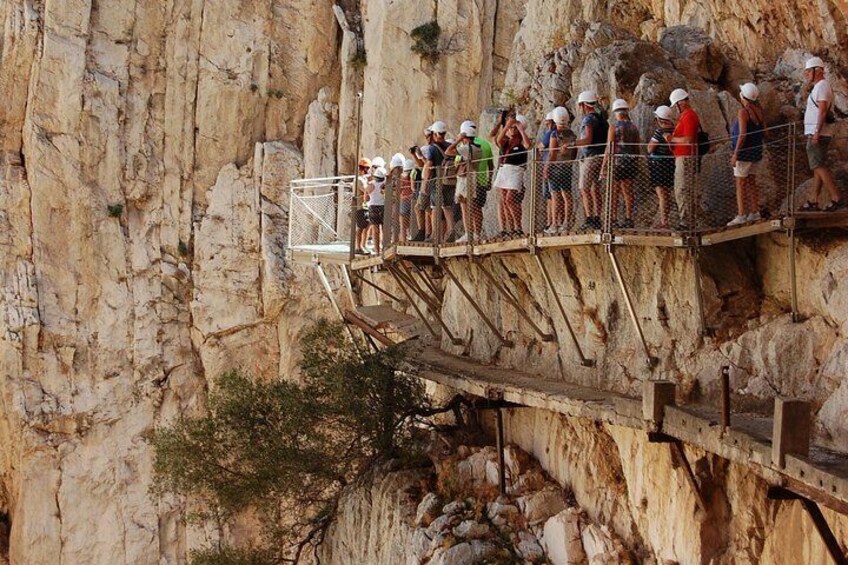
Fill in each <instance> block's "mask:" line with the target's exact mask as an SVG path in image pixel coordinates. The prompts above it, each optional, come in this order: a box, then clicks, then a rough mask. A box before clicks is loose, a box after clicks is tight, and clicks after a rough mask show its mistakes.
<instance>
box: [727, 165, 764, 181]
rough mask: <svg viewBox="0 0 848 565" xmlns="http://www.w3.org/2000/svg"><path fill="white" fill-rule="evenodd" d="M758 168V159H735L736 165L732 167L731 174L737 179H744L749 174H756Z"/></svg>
mask: <svg viewBox="0 0 848 565" xmlns="http://www.w3.org/2000/svg"><path fill="white" fill-rule="evenodd" d="M759 169H760V162H759V161H736V166H735V167H733V176H734V177H736V178H739V179H746V178H748V177H749V176H751V175H756V174H757V171H759Z"/></svg>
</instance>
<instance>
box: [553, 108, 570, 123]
mask: <svg viewBox="0 0 848 565" xmlns="http://www.w3.org/2000/svg"><path fill="white" fill-rule="evenodd" d="M551 117H552V118H553V120H554V123H555V124H556V125H558V126H564V125H568V122H569V120H570V119H571V116H570V115H569V114H568V110H567V109H566V108H564V107H562V106H557V107H556V108H554V109H553V110H552V111H551Z"/></svg>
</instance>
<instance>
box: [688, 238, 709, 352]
mask: <svg viewBox="0 0 848 565" xmlns="http://www.w3.org/2000/svg"><path fill="white" fill-rule="evenodd" d="M689 253H690V254H691V255H692V267H693V271H694V276H695V308H696V309H697V311H698V333H699V334H700V335H701V337H706V336H708V335H710V329H709V328H708V327H707V317H706V314H705V313H704V289H703V287H702V286H701V252H700V250H699V249H698V248H697V247H690V248H689Z"/></svg>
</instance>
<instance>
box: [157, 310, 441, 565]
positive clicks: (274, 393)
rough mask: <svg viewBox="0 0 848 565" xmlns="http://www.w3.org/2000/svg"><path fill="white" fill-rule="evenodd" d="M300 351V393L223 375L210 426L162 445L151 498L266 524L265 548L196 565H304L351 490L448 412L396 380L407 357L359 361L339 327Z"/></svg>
mask: <svg viewBox="0 0 848 565" xmlns="http://www.w3.org/2000/svg"><path fill="white" fill-rule="evenodd" d="M302 350H303V363H302V372H303V380H302V382H301V383H297V382H292V381H282V380H275V381H270V382H268V381H257V380H253V379H251V378H249V377H247V376H245V375H242V374H240V373H238V372H229V373H226V374H224V375H221V376H220V377H219V378H217V379H216V380H215V383H214V387H213V388H212V390H211V391H210V394H209V402H208V412H207V414H206V415H205V416H202V417H194V418H189V417H185V418H181V419H180V420H179V421H177V422H176V423H175V424H174V425H173V426H171V427H168V428H165V429H162V430H160V431H158V432H157V433H156V434H155V436H154V439H153V447H154V452H155V463H154V472H155V485H156V487H155V488H154V492H156V493H159V494H162V493H177V494H181V495H188V496H193V497H195V498H196V499H198V500H199V501H200V502H201V503H202V504H203V505H204V506H205V507H206V508H208V509H209V513H210V514H214V515H217V516H220V517H222V518H223V519H224V520H226V519H229V518H231V517H232V516H233V515H234V514H236V513H237V512H239V511H242V510H245V509H248V508H251V509H254V510H256V511H258V512H260V515H261V516H262V518H263V523H265V524H267V526H268V527H267V531H266V532H264V534H265V535H264V540H265V543H264V544H263V545H262V546H261V547H257V548H247V549H244V548H233V547H227V546H223V547H214V548H207V549H205V550H203V551H200V552H195V553H194V554H193V555H192V562H193V563H194V564H195V565H222V564H230V565H242V564H244V565H247V564H250V565H259V564H264V563H283V562H292V563H297V562H298V561H299V560H300V559H301V558H302V557H303V555H305V552H306V551H307V550H309V549H310V548H315V547H317V545H318V544H320V542H321V541H322V539H323V534H324V531H325V529H326V527H327V526H328V525H329V523H330V521H331V520H332V518H333V516H334V514H335V511H336V506H337V504H338V500H339V496H340V495H341V492H342V489H343V488H344V487H345V486H346V485H348V484H350V483H351V482H352V481H354V480H356V479H357V478H358V477H360V476H361V475H362V474H363V473H365V472H366V471H367V470H368V469H370V468H372V466H373V465H374V463H376V462H378V461H380V460H382V459H385V458H389V457H395V456H397V455H399V454H400V453H401V452H402V451H403V450H404V449H405V448H406V447H408V446H409V443H410V441H411V439H412V434H413V430H414V425H415V422H416V420H417V419H419V418H420V417H426V416H429V415H432V414H434V413H436V412H439V411H442V410H440V409H434V408H432V407H431V406H429V405H428V403H427V400H426V397H425V394H424V389H423V386H422V384H421V382H420V381H419V380H418V379H417V378H415V377H412V376H409V375H407V374H405V373H403V372H402V371H400V370H399V369H400V367H401V365H402V361H403V352H402V350H401V349H399V348H389V349H385V350H382V351H379V352H376V353H372V354H368V355H362V354H360V353H359V352H358V351H357V349H356V348H355V347H353V345H352V343H351V342H350V340H349V338H348V337H347V335H346V334H345V332H344V331H343V328H342V326H341V325H339V324H332V323H329V322H326V321H321V322H319V323H317V324H316V325H315V326H314V327H313V328H312V329H311V330H310V331H309V332H307V334H306V335H305V337H304V339H303V341H302ZM202 517H208V516H206V515H202V516H201V518H202Z"/></svg>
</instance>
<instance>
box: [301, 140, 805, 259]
mask: <svg viewBox="0 0 848 565" xmlns="http://www.w3.org/2000/svg"><path fill="white" fill-rule="evenodd" d="M802 143H803V139H802V138H800V137H798V136H797V135H796V125H795V124H787V125H782V126H777V127H773V128H769V129H767V130H766V131H765V132H764V141H763V144H762V146H761V147H756V148H753V149H751V150H746V151H743V152H742V154H741V155H740V158H739V160H738V161H739V162H737V163H736V167H735V168H734V167H733V166H732V165H731V158H732V156H733V149H732V146H731V139H730V138H729V137H728V138H721V139H712V140H710V144H709V152H707V153H706V154H703V155H700V156H698V155H696V153H697V150H696V147H695V146H692V147H691V153H693V155H691V156H674V155H662V154H657V152H656V151H653V150H655V147H653V146H649V144H646V143H641V142H640V143H629V144H616V143H615V142H614V141H612V142H610V143H608V144H604V145H602V146H597V147H595V148H594V149H595V150H594V151H592V148H587V147H583V148H581V149H582V151H581V152H580V153H581V154H582V156H580V154H577V152H576V151H574V150H573V148H569V149H568V150H565V149H561V150H558V151H549V150H547V149H535V148H534V149H530V150H528V151H526V152H522V153H516V154H513V155H510V156H509V157H508V158H505V157H503V156H498V155H497V154H495V155H494V156H493V157H492V158H490V159H485V158H483V159H476V160H470V161H466V160H463V158H462V157H457V156H448V157H446V162H445V163H446V164H443V165H441V166H439V167H433V168H432V170H430V171H428V172H425V171H424V170H422V169H420V168H416V169H414V170H412V171H404V170H403V168H402V167H397V168H396V169H394V170H392V171H389V175H388V178H387V179H386V183H385V186H384V187H383V194H384V197H385V204H384V207H383V208H382V213H381V214H380V217H379V218H376V217H375V216H374V215H373V214H372V215H370V217H371V220H368V221H363V217H360V216H362V214H364V212H361V211H360V210H365V209H367V203H366V204H364V205H363V203H362V199H361V198H357V202H358V204H357V207H354V208H351V203H352V201H353V185H354V177H350V176H349V177H338V178H333V179H315V180H305V181H295V182H293V183H292V205H291V225H290V237H289V242H290V246H291V245H298V244H323V243H329V242H348V241H350V239H351V235H349V234H350V230H349V228H350V225H351V223H350V222H353V223H354V224H358V226H359V225H367V224H368V223H370V224H375V223H376V224H379V226H378V229H377V230H376V232H375V231H373V230H372V236H373V237H372V238H371V244H370V246H369V245H366V243H365V242H364V241H363V240H362V239H360V238H361V237H364V236H361V233H362V232H361V230H357V232H358V234H357V236H356V238H357V242H356V243H355V245H354V248H357V249H358V248H360V247H361V246H363V245H365V246H366V249H365V251H366V252H369V251H370V252H371V253H372V254H373V253H376V252H377V251H378V250H379V254H381V255H383V256H384V257H386V256H389V255H391V254H393V253H401V254H404V255H421V256H426V255H434V256H438V255H442V256H449V255H462V254H466V253H468V254H470V253H472V252H474V251H473V249H474V248H475V247H476V246H480V245H486V244H494V243H504V242H513V244H514V245H513V246H516V247H521V246H526V247H530V246H534V245H540V246H545V245H558V244H560V243H559V242H562V240H557V239H555V238H562V237H563V236H580V237H579V238H577V239H574V241H575V242H581V243H593V242H595V243H602V242H606V243H622V242H627V241H630V240H633V238H634V236H645V237H647V238H649V239H647V240H645V242H644V243H646V244H649V243H650V241H652V240H651V239H650V238H651V237H653V236H673V237H674V238H679V240H680V241H684V240H686V238H696V237H699V236H706V235H708V234H715V233H718V232H723V231H725V230H727V229H729V228H733V227H738V226H748V225H755V224H761V223H764V222H772V223H773V222H774V221H775V220H780V219H782V218H785V217H788V216H791V215H793V214H794V210H795V209H796V208H797V203H793V199H795V198H796V197H795V184H796V178H795V176H796V175H795V171H796V169H798V168H799V167H802V166H803V163H802V162H800V161H799V159H802V158H803V150H801V151H799V150H798V146H799V144H802ZM677 147H678V148H679V147H680V146H679V145H678V146H677ZM649 150H652V151H651V152H650V153H649ZM465 154H466V155H467V154H468V153H467V152H466V153H465ZM424 176H427V177H428V179H427V180H426V182H425V181H424V180H423V179H422V177H424ZM368 182H371V181H368V180H365V179H362V180H361V182H360V184H362V185H363V186H364V185H365V184H367V183H368ZM346 214H347V216H346ZM345 217H347V220H346V221H345V219H344V218H345ZM366 217H367V216H366ZM375 220H379V221H377V222H375ZM769 225H772V224H769ZM358 226H357V227H358ZM376 237H379V242H375V241H374V238H376ZM549 238H550V239H549ZM562 243H563V244H566V242H562ZM481 252H486V250H482V251H481Z"/></svg>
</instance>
